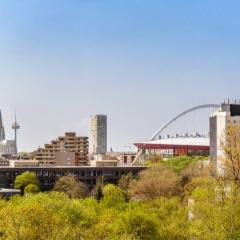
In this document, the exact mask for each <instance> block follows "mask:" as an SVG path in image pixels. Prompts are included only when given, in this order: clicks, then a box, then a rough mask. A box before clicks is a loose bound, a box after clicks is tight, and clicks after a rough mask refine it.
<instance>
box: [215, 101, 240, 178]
mask: <svg viewBox="0 0 240 240" xmlns="http://www.w3.org/2000/svg"><path fill="white" fill-rule="evenodd" d="M230 125H240V104H236V103H234V104H231V103H223V104H222V105H221V107H220V108H219V109H217V110H216V111H215V112H214V113H213V115H212V116H211V117H210V159H211V161H212V163H213V166H214V171H215V174H217V175H220V176H221V175H223V174H224V164H223V156H224V153H223V150H222V147H221V141H222V139H223V137H224V134H225V133H226V129H227V127H228V126H230Z"/></svg>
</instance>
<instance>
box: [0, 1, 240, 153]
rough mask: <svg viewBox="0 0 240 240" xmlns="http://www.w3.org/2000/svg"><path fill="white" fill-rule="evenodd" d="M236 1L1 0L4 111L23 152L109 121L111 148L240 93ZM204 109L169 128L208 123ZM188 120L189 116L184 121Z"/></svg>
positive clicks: (0, 68)
mask: <svg viewBox="0 0 240 240" xmlns="http://www.w3.org/2000/svg"><path fill="white" fill-rule="evenodd" d="M239 10H240V2H239V1H237V0H236V1H232V0H225V1H223V0H201V1H192V0H181V1H179V0H165V1H162V0H48V1H47V0H21V1H19V0H11V1H9V0H0V108H1V109H2V112H3V117H4V124H5V127H6V132H7V136H8V138H12V137H13V133H12V131H11V129H10V126H11V123H12V121H13V118H14V111H15V109H16V110H17V114H18V118H19V122H20V124H21V126H22V128H21V131H20V132H19V147H20V150H33V149H35V148H37V147H38V146H39V145H42V144H44V143H46V142H48V141H50V140H51V139H54V138H56V137H57V136H59V135H62V134H63V133H64V132H65V131H70V130H71V131H77V132H78V133H79V134H81V135H86V134H88V118H89V116H90V115H92V114H95V113H105V114H107V115H108V118H109V147H110V146H112V147H113V148H114V149H123V148H124V147H123V146H126V145H129V144H130V143H132V142H134V141H140V140H142V139H143V140H144V139H147V138H148V137H150V136H151V135H152V133H153V132H154V131H155V130H156V129H157V128H158V127H159V126H160V125H161V124H162V123H163V122H165V121H166V120H168V119H169V118H170V117H171V116H173V115H175V114H176V113H178V112H181V111H183V110H185V109H187V108H189V107H192V106H194V105H197V104H203V103H220V102H221V101H223V99H224V98H228V97H229V98H231V99H240V96H239V95H240V94H239V93H240V68H239V64H240V44H239V43H240V15H239ZM208 114H209V111H208V112H204V113H202V112H200V113H196V114H194V115H192V116H189V117H188V118H186V119H183V120H182V121H180V122H179V123H178V124H177V125H176V126H175V129H178V130H179V131H185V130H183V129H184V128H186V130H189V131H192V129H195V128H198V129H200V130H202V131H203V130H205V129H207V124H208V123H207V116H208ZM191 118H192V119H194V121H192V120H189V119H191Z"/></svg>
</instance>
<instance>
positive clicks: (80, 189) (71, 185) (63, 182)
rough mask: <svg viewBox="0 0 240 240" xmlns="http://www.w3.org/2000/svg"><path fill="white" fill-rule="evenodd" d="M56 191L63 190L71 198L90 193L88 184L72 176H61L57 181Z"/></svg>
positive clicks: (81, 196)
mask: <svg viewBox="0 0 240 240" xmlns="http://www.w3.org/2000/svg"><path fill="white" fill-rule="evenodd" d="M54 191H58V192H63V193H65V194H67V195H68V196H69V197H70V198H83V197H86V196H87V193H88V189H87V187H86V185H85V184H84V183H83V182H78V181H77V180H76V179H75V178H74V177H72V176H63V177H61V178H59V179H58V180H57V181H56V183H55V186H54Z"/></svg>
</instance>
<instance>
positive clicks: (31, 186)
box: [24, 184, 40, 194]
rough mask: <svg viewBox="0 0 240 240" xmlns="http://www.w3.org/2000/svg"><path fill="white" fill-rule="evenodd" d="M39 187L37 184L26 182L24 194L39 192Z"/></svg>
mask: <svg viewBox="0 0 240 240" xmlns="http://www.w3.org/2000/svg"><path fill="white" fill-rule="evenodd" d="M39 192H40V189H39V187H38V186H37V185H35V184H28V185H27V186H26V187H25V189H24V194H28V193H32V194H34V193H39Z"/></svg>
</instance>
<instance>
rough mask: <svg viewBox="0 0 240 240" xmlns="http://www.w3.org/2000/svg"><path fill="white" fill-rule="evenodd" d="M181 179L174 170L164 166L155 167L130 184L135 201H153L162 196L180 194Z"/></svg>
mask: <svg viewBox="0 0 240 240" xmlns="http://www.w3.org/2000/svg"><path fill="white" fill-rule="evenodd" d="M179 182H180V178H179V176H178V175H177V174H176V173H175V172H173V171H172V170H170V169H168V168H166V167H163V166H154V167H151V168H149V169H147V170H145V171H142V172H141V173H140V174H139V178H138V179H137V180H133V181H132V182H131V184H130V193H131V195H132V198H133V199H137V200H151V199H157V198H159V197H161V196H165V197H171V196H174V195H176V194H178V193H179V190H180V186H179Z"/></svg>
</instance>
